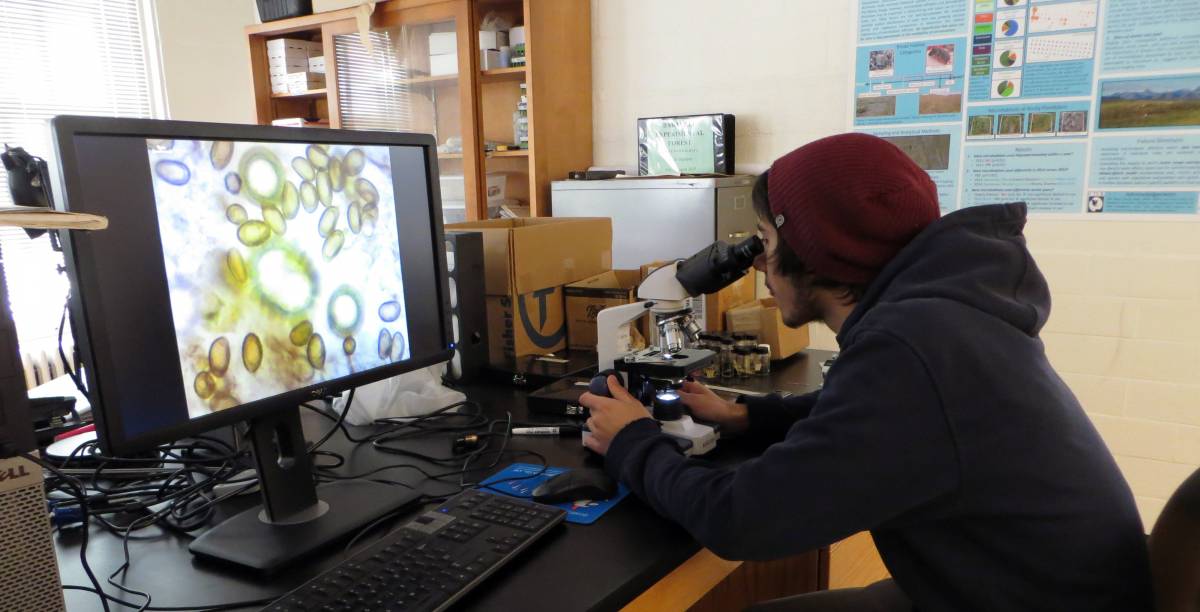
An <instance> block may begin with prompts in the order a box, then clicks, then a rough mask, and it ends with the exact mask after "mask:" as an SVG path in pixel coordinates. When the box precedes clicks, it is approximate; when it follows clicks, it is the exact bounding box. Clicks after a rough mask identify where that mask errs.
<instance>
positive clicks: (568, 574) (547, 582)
mask: <svg viewBox="0 0 1200 612" xmlns="http://www.w3.org/2000/svg"><path fill="white" fill-rule="evenodd" d="M829 355H830V353H828V352H827V351H809V352H808V353H807V354H805V353H801V354H800V355H797V356H795V357H792V358H791V359H789V360H787V361H784V362H776V364H774V365H775V366H776V367H775V368H774V369H773V371H772V375H771V376H770V378H760V379H743V380H740V381H730V382H729V383H725V384H727V385H728V386H736V387H740V388H747V389H757V390H764V391H766V390H772V389H778V390H786V391H790V392H792V393H795V394H800V393H806V392H808V391H811V390H814V389H816V388H817V387H819V385H820V380H821V374H820V363H821V362H822V361H824V360H825V359H828V357H829ZM467 394H468V397H470V398H471V399H474V400H476V401H479V402H481V403H482V404H483V405H484V408H485V410H486V411H487V412H488V413H489V414H490V415H491V416H493V417H496V418H503V417H504V415H505V413H506V412H511V413H512V416H513V419H514V420H521V421H526V420H539V419H537V418H533V417H531V416H530V415H529V413H528V411H527V409H526V406H525V392H524V391H522V390H517V389H515V388H512V387H503V386H497V385H492V384H481V385H475V386H471V387H468V389H467ZM365 431H366V430H365V428H364V429H363V430H362V433H365ZM412 443H413V445H414V449H415V450H418V451H423V452H427V453H430V454H437V455H443V454H446V453H448V451H449V438H441V439H434V438H426V439H418V440H413V441H412ZM327 444H329V445H331V446H330V448H331V449H333V450H337V451H338V452H340V453H342V454H343V455H345V456H346V458H347V464H346V465H345V466H343V468H341V469H342V470H343V473H346V474H355V473H362V472H364V471H366V470H369V469H373V468H376V467H381V466H385V465H397V464H401V463H410V464H411V463H417V464H420V463H421V462H419V461H415V460H410V459H406V458H403V457H397V456H393V455H384V454H382V453H379V452H378V451H375V450H374V449H372V448H370V446H369V445H363V446H358V447H356V446H355V445H353V444H352V443H350V442H349V441H348V440H346V439H345V438H344V436H342V435H340V434H338V435H335V436H334V437H333V438H332V439H331V440H330V441H329V442H328V443H327ZM510 447H511V448H514V449H528V450H533V451H537V452H539V453H541V454H542V455H544V456H545V457H546V459H547V460H548V461H549V463H550V464H551V465H554V466H566V467H577V466H584V465H588V466H596V467H599V466H600V465H601V461H600V459H599V458H598V457H595V456H593V455H592V454H591V453H587V452H585V451H584V450H583V448H582V446H581V445H580V442H579V440H578V438H576V437H573V436H572V437H564V438H541V437H514V438H513V439H512V441H511V442H510ZM747 456H749V451H748V450H746V449H744V448H741V447H739V445H738V444H736V443H722V444H721V445H719V446H718V448H717V450H716V451H714V452H713V453H711V454H710V455H709V456H708V457H707V458H708V459H710V460H712V461H715V462H718V463H736V462H738V461H741V460H743V459H745V458H746V457H747ZM512 461H527V462H531V463H536V462H537V460H536V459H532V458H530V457H513V458H505V459H503V460H502V461H501V467H503V466H504V465H506V464H508V463H510V462H512ZM424 467H426V469H428V470H430V471H434V470H436V471H445V468H438V467H436V466H432V465H429V464H425V465H424ZM482 476H483V474H482V473H481V474H479V475H478V477H482ZM384 477H386V478H389V479H391V480H396V481H400V482H404V483H407V484H411V485H413V486H414V487H417V489H418V490H420V491H422V492H425V493H429V494H434V495H436V494H445V493H451V492H453V491H455V490H456V489H457V487H456V486H450V485H447V484H443V483H437V482H431V481H428V480H423V477H422V476H420V475H419V474H417V473H416V472H414V471H413V470H403V469H399V470H394V471H390V472H387V473H385V475H384ZM256 503H258V496H257V495H247V496H243V497H241V498H239V499H236V500H230V501H229V502H226V503H225V504H223V505H222V508H221V512H222V515H221V518H223V517H224V516H228V515H229V514H232V513H234V512H236V511H238V510H241V509H244V508H246V507H249V506H251V505H254V504H256ZM416 512H417V510H416V509H414V510H413V514H415V513H416ZM407 518H409V515H406V516H404V517H400V518H398V519H397V521H396V522H395V523H394V524H393V526H394V525H395V524H399V523H400V522H401V521H403V520H405V519H407ZM384 531H386V528H385V529H383V530H381V531H380V532H379V533H383V532H384ZM141 533H142V534H143V535H146V534H153V533H155V531H154V530H153V529H148V530H145V531H144V532H141ZM370 541H372V537H371V536H367V537H366V538H364V542H363V543H360V544H359V545H358V546H359V547H362V546H366V545H367V543H369V542H370ZM57 546H58V553H59V566H60V568H61V572H62V578H63V582H64V584H73V585H85V586H86V585H90V582H89V581H88V579H87V576H86V575H85V574H84V572H83V569H82V567H81V566H80V563H79V545H78V542H77V541H76V539H75V538H72V537H70V536H59V537H58V538H57ZM354 550H357V548H356V549H354ZM699 550H700V545H699V544H698V543H697V542H696V541H695V540H693V539H692V538H691V536H690V535H688V533H687V532H685V531H684V530H683V529H681V528H680V527H678V526H677V525H675V524H674V523H672V522H670V521H667V520H666V519H663V518H662V517H660V516H658V515H657V514H655V513H654V512H653V511H652V510H651V509H650V508H649V507H648V506H647V505H646V504H644V503H642V501H641V500H639V499H637V498H636V497H633V496H631V497H629V498H628V499H626V500H624V501H623V502H621V504H619V505H618V506H617V507H615V508H613V509H612V510H611V511H609V513H608V514H606V515H605V516H604V517H603V518H602V519H601V520H600V521H598V522H597V523H595V524H594V525H571V524H567V525H565V526H564V527H562V528H559V529H557V530H556V531H555V532H553V533H552V534H551V535H550V536H548V537H546V538H544V539H543V540H542V541H541V542H539V543H538V544H537V545H535V546H534V547H533V548H532V549H530V550H528V551H526V553H525V554H523V555H522V556H521V557H519V558H518V559H517V560H516V561H515V562H513V563H512V564H511V565H510V566H509V567H507V568H505V569H504V570H503V571H501V572H499V573H497V574H496V575H494V576H492V577H491V578H489V579H488V580H487V582H485V583H484V584H483V585H482V586H481V587H480V588H478V589H476V590H475V591H474V592H472V593H471V594H470V595H469V596H468V597H467V598H466V599H465V600H463V601H462V602H461V603H460V604H458V606H457V608H456V609H462V610H505V611H510V610H614V609H619V608H620V607H622V606H624V605H625V604H627V603H629V602H630V601H632V600H633V599H634V598H635V597H637V596H638V594H640V593H642V592H643V591H645V590H646V589H647V588H649V587H650V586H652V585H653V584H655V583H656V582H657V581H659V580H660V579H662V578H663V577H664V576H666V575H667V574H668V573H670V572H671V571H672V570H674V569H675V568H676V567H678V566H679V565H680V564H682V563H683V562H684V561H686V560H688V559H689V558H690V557H692V555H694V554H695V553H696V552H697V551H699ZM130 552H131V558H132V567H131V568H130V570H129V571H128V573H127V575H126V578H125V582H124V583H123V584H125V585H126V586H128V587H131V588H134V589H139V590H144V591H149V592H150V593H151V594H152V595H153V596H154V601H153V605H154V606H187V605H198V604H200V605H215V604H221V603H225V602H235V601H247V600H253V599H259V598H267V597H273V596H278V595H281V594H283V593H285V592H287V591H288V590H291V589H292V588H294V587H296V586H298V585H299V584H301V583H303V582H304V581H306V580H308V579H309V578H312V577H313V576H315V575H317V574H318V573H320V572H321V571H324V570H325V569H327V568H329V567H331V566H333V565H335V564H336V563H338V562H339V561H341V560H342V559H344V558H345V557H344V556H343V552H342V547H341V546H338V547H334V548H331V549H329V550H328V551H326V552H324V553H323V554H320V555H318V556H316V557H314V558H313V559H312V560H311V561H309V562H302V563H300V564H298V565H297V566H295V567H294V568H293V569H290V570H287V571H284V572H281V573H280V574H279V575H277V576H274V577H272V578H271V579H270V580H268V581H262V580H259V579H255V578H254V577H252V576H248V575H246V574H244V573H240V572H238V571H236V570H230V569H228V568H226V567H221V566H217V565H213V564H210V563H202V562H199V561H196V560H194V559H193V558H192V555H191V554H190V553H189V552H188V550H187V540H184V539H182V538H179V537H177V536H174V535H170V534H164V535H161V536H159V537H152V538H151V539H146V540H137V541H132V542H131V543H130ZM352 552H353V551H352ZM122 558H123V555H122V550H121V541H120V539H119V538H117V537H115V536H113V535H111V534H109V533H108V532H106V531H104V530H103V529H101V528H99V527H93V529H92V531H91V542H90V543H89V545H88V562H89V564H90V565H91V566H92V568H93V571H94V572H95V573H96V576H97V578H99V579H100V581H101V583H102V584H103V583H104V578H105V577H106V576H108V575H109V574H110V573H112V571H113V570H114V569H116V568H117V567H118V566H119V565H120V563H121V561H122ZM105 587H106V590H107V591H108V592H110V593H112V594H114V595H118V596H119V593H118V591H117V589H115V588H113V587H111V586H109V585H107V584H105ZM123 598H124V599H127V600H128V601H131V602H135V603H138V602H139V598H137V597H134V596H127V597H123ZM67 608H68V609H69V610H72V611H74V610H98V609H100V606H99V601H98V599H97V597H96V596H94V595H92V594H90V593H87V592H83V591H67ZM113 609H114V610H128V609H130V608H124V607H122V606H119V605H115V604H113ZM246 609H253V608H246Z"/></svg>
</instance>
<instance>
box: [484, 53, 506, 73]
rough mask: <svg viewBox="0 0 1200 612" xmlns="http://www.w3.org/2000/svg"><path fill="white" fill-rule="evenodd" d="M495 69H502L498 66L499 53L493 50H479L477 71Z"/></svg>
mask: <svg viewBox="0 0 1200 612" xmlns="http://www.w3.org/2000/svg"><path fill="white" fill-rule="evenodd" d="M496 68H503V66H501V65H500V52H499V51H497V50H495V49H480V50H479V69H480V70H494V69H496Z"/></svg>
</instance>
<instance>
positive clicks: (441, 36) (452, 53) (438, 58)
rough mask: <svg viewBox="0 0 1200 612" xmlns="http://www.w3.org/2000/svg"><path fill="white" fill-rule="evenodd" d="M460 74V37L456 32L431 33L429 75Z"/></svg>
mask: <svg viewBox="0 0 1200 612" xmlns="http://www.w3.org/2000/svg"><path fill="white" fill-rule="evenodd" d="M448 74H458V39H457V37H456V36H455V35H454V32H434V33H433V34H430V35H429V76H445V75H448Z"/></svg>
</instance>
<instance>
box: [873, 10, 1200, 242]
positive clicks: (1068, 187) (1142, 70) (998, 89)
mask: <svg viewBox="0 0 1200 612" xmlns="http://www.w3.org/2000/svg"><path fill="white" fill-rule="evenodd" d="M856 7H857V14H856V19H855V23H856V27H857V33H856V37H855V48H854V50H853V55H854V61H855V65H854V85H853V94H854V95H853V109H852V113H851V115H852V117H853V119H852V127H853V129H856V130H859V131H864V132H868V133H872V134H876V135H879V136H881V137H884V138H887V139H888V140H890V141H892V142H893V143H894V144H896V145H898V146H900V148H901V149H903V150H904V151H905V152H906V153H908V154H909V155H910V156H911V157H912V158H913V159H914V160H915V161H916V162H917V163H918V164H919V165H920V166H921V167H922V168H924V169H925V170H926V171H927V172H929V174H930V176H931V177H932V178H933V180H934V182H936V183H937V185H938V190H939V195H940V196H941V206H942V211H943V212H949V211H952V210H956V209H958V208H961V207H967V206H978V205H983V204H994V203H1001V202H1015V201H1024V202H1026V203H1027V204H1028V205H1029V208H1030V211H1031V212H1034V213H1056V214H1078V215H1090V216H1108V217H1119V216H1122V215H1129V214H1139V215H1176V216H1184V217H1185V218H1190V219H1200V2H1197V1H1196V0H932V1H926V2H920V3H913V2H901V1H899V0H859V1H858V2H857V3H856Z"/></svg>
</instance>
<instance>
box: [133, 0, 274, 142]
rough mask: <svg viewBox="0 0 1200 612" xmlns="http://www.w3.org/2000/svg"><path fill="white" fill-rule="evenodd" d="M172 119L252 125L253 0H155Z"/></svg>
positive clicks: (256, 20) (254, 13)
mask: <svg viewBox="0 0 1200 612" xmlns="http://www.w3.org/2000/svg"><path fill="white" fill-rule="evenodd" d="M154 9H155V12H156V13H157V18H158V41H159V47H160V49H161V52H162V56H161V57H162V64H163V80H164V81H165V82H166V89H167V111H168V113H169V115H170V117H171V118H172V119H185V120H193V121H223V122H229V123H254V122H255V116H254V86H253V81H252V80H251V78H250V48H249V46H248V44H247V42H246V35H245V34H244V33H243V31H242V29H243V28H245V27H246V26H247V25H249V24H252V23H257V22H258V10H257V8H256V6H255V3H254V0H154Z"/></svg>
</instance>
